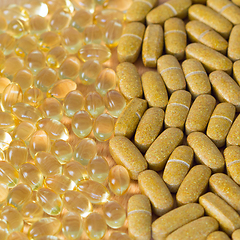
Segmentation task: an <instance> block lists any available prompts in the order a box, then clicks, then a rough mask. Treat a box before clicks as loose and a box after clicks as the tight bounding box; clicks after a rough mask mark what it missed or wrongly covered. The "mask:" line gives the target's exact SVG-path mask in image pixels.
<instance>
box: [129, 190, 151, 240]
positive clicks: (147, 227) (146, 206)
mask: <svg viewBox="0 0 240 240" xmlns="http://www.w3.org/2000/svg"><path fill="white" fill-rule="evenodd" d="M127 216H128V234H129V236H130V237H131V239H136V240H150V239H151V222H152V209H151V204H150V202H149V200H148V197H146V196H144V195H141V194H137V195H133V196H132V197H130V198H129V200H128V207H127Z"/></svg>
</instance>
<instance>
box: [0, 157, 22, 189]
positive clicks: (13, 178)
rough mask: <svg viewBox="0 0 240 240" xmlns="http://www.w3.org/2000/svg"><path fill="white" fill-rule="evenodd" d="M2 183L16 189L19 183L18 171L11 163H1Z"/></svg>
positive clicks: (0, 178)
mask: <svg viewBox="0 0 240 240" xmlns="http://www.w3.org/2000/svg"><path fill="white" fill-rule="evenodd" d="M0 172H1V174H0V182H1V184H5V185H7V186H8V187H14V186H15V185H17V183H18V177H19V174H18V171H17V170H16V169H15V168H14V167H13V166H12V164H11V163H8V162H5V161H0Z"/></svg>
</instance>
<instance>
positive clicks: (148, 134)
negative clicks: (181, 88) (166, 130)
mask: <svg viewBox="0 0 240 240" xmlns="http://www.w3.org/2000/svg"><path fill="white" fill-rule="evenodd" d="M163 119H164V111H163V110H162V109H161V108H156V107H152V108H149V109H147V110H146V111H145V113H144V114H143V116H142V119H141V120H140V122H139V124H138V127H137V130H136V134H135V136H134V144H135V145H136V146H137V147H138V149H139V150H140V151H141V152H142V153H145V152H146V151H147V150H148V148H149V147H150V145H151V144H152V143H153V142H154V140H155V139H156V138H157V136H158V135H159V133H160V131H161V130H162V127H163Z"/></svg>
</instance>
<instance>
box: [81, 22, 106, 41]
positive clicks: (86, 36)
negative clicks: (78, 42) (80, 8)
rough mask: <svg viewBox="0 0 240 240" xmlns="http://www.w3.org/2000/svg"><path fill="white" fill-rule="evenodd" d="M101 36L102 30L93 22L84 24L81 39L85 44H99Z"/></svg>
mask: <svg viewBox="0 0 240 240" xmlns="http://www.w3.org/2000/svg"><path fill="white" fill-rule="evenodd" d="M102 38H103V36H102V30H101V29H100V28H99V27H98V26H97V25H95V24H91V25H88V26H86V28H85V29H84V31H83V40H84V43H85V44H100V43H101V42H102Z"/></svg>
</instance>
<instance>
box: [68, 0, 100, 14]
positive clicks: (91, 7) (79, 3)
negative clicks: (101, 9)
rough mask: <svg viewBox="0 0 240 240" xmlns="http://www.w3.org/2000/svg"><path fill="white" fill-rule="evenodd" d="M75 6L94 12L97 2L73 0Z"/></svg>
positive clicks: (92, 0)
mask: <svg viewBox="0 0 240 240" xmlns="http://www.w3.org/2000/svg"><path fill="white" fill-rule="evenodd" d="M72 3H73V6H74V7H75V8H76V9H81V8H82V9H85V10H86V11H88V12H90V13H94V10H95V2H94V0H72Z"/></svg>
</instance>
